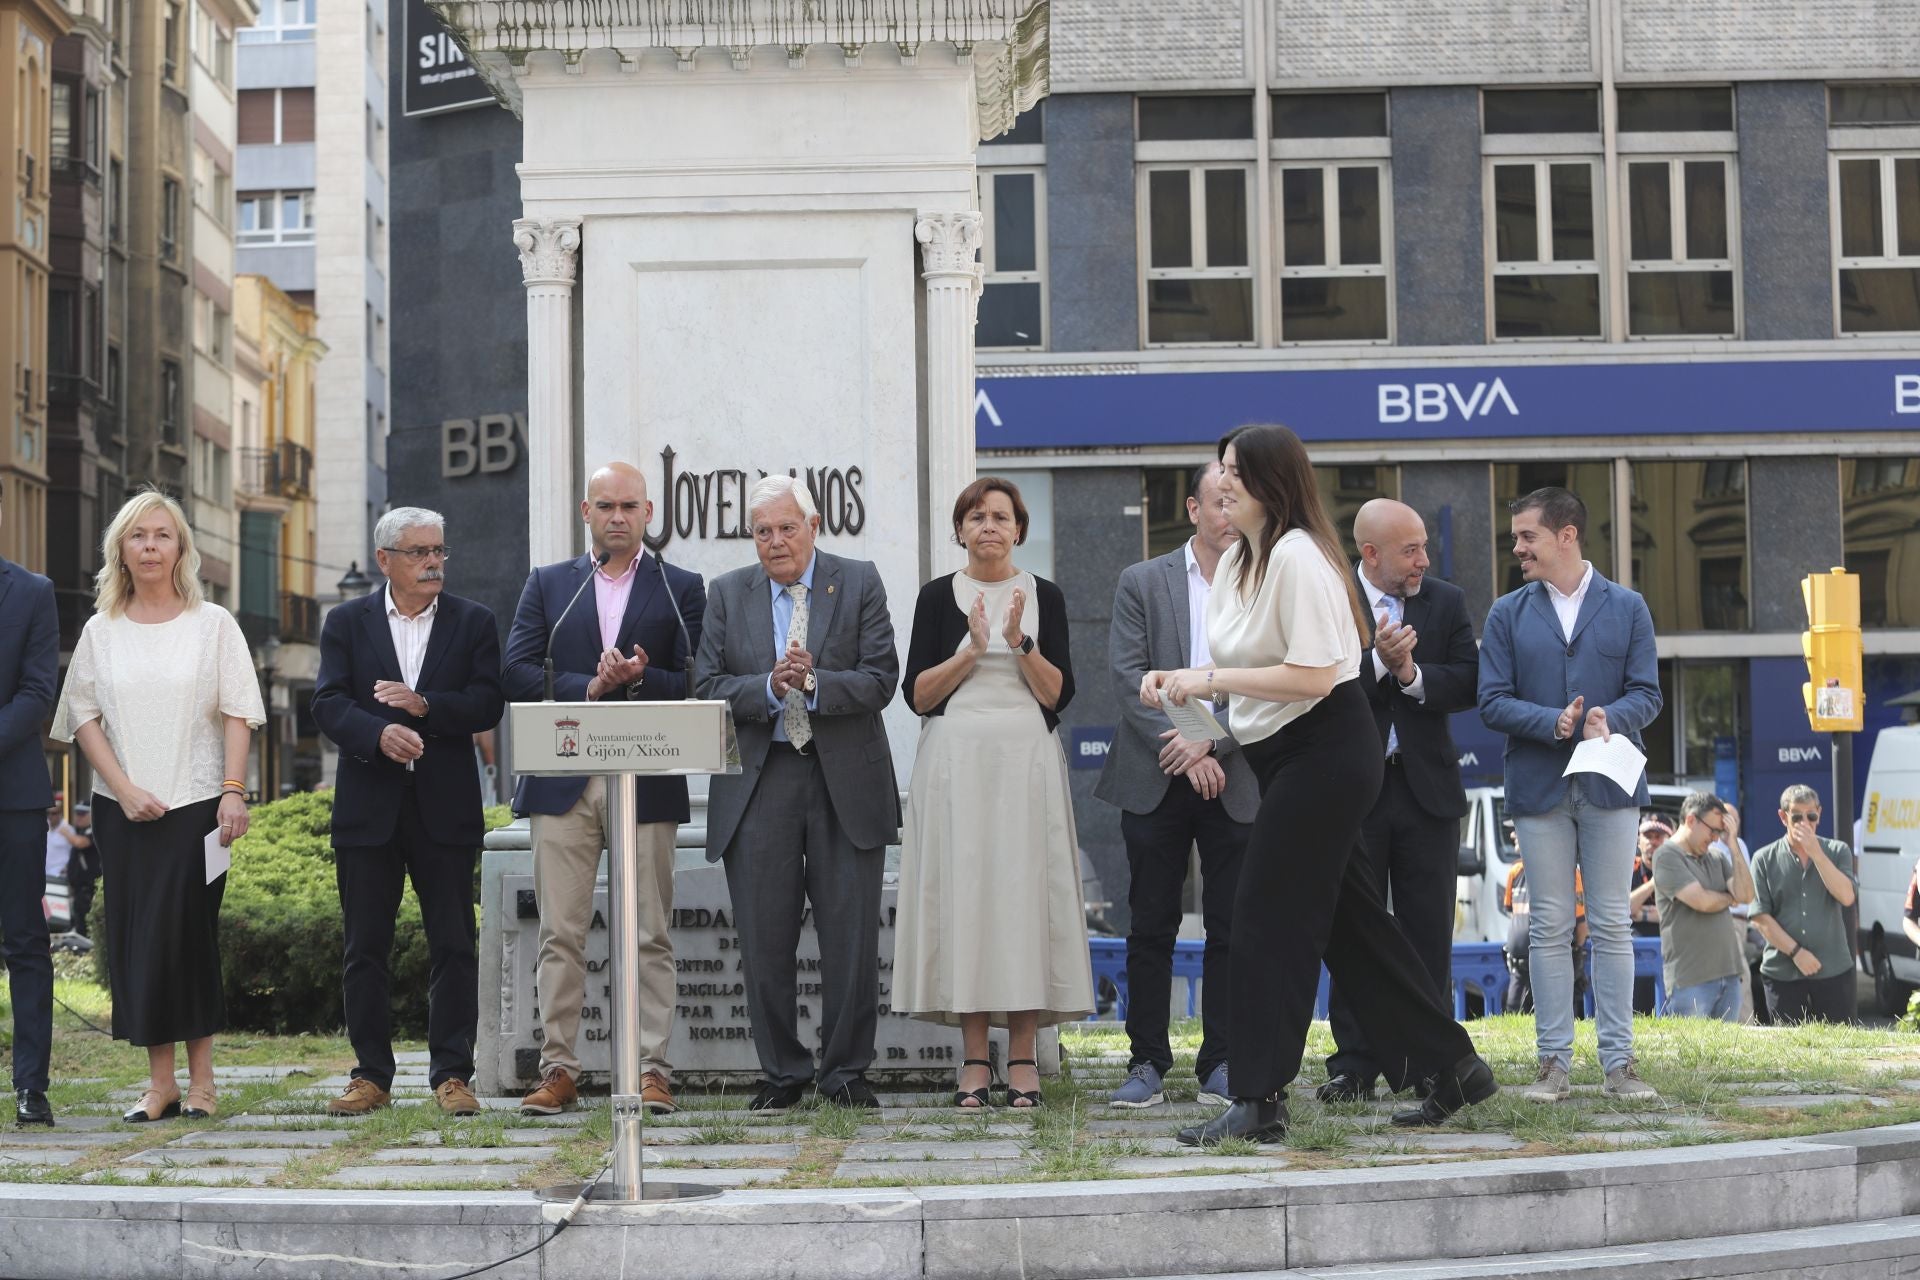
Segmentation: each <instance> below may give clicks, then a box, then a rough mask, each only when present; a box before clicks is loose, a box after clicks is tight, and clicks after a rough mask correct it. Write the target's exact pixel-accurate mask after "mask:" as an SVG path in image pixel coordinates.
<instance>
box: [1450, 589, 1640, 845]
mask: <svg viewBox="0 0 1920 1280" xmlns="http://www.w3.org/2000/svg"><path fill="white" fill-rule="evenodd" d="M1576 697H1581V698H1585V699H1586V705H1585V707H1584V708H1583V711H1582V715H1583V716H1584V715H1585V713H1586V712H1590V711H1592V710H1593V709H1594V708H1595V707H1604V708H1605V709H1606V712H1607V725H1608V727H1609V728H1610V729H1611V730H1612V732H1614V733H1624V734H1626V735H1627V737H1628V738H1629V739H1631V740H1632V742H1633V743H1634V745H1635V746H1638V747H1639V748H1640V749H1641V750H1642V751H1644V750H1646V743H1645V741H1644V740H1643V739H1642V738H1641V736H1640V731H1641V730H1642V729H1644V728H1646V727H1647V726H1648V725H1649V724H1651V723H1653V718H1654V717H1655V716H1657V715H1659V714H1660V706H1661V698H1660V660H1659V656H1658V654H1656V652H1655V651H1654V644H1653V616H1652V615H1651V614H1649V613H1648V612H1647V602H1646V601H1645V600H1642V599H1641V598H1640V595H1639V593H1638V592H1636V591H1632V590H1629V589H1628V588H1626V587H1623V586H1621V585H1619V584H1618V583H1615V582H1609V581H1607V579H1606V578H1605V577H1603V576H1602V575H1601V573H1600V571H1599V570H1598V569H1595V570H1594V571H1593V582H1592V583H1591V584H1590V585H1589V586H1588V587H1587V594H1586V598H1585V599H1583V600H1582V601H1581V602H1580V613H1579V615H1578V616H1577V617H1576V618H1575V619H1574V624H1573V636H1572V638H1571V639H1569V638H1568V637H1567V635H1566V633H1565V632H1563V631H1562V630H1561V629H1560V619H1559V617H1558V616H1556V615H1555V613H1554V611H1553V601H1552V600H1551V599H1550V598H1549V597H1548V595H1547V587H1546V584H1545V583H1543V582H1529V583H1527V584H1526V585H1525V586H1524V587H1521V588H1520V589H1519V590H1518V591H1512V592H1509V593H1507V594H1506V595H1504V596H1502V597H1500V598H1499V599H1498V600H1496V601H1494V602H1493V608H1492V609H1491V610H1489V611H1488V613H1487V626H1486V630H1485V632H1483V633H1482V635H1481V637H1480V718H1481V719H1482V720H1484V721H1486V724H1487V727H1488V728H1489V729H1492V730H1493V731H1494V732H1495V733H1504V734H1506V735H1507V750H1506V800H1507V812H1508V813H1513V814H1535V813H1545V812H1547V811H1548V810H1550V809H1552V808H1553V807H1554V806H1555V805H1557V804H1559V803H1560V801H1561V800H1562V799H1563V798H1564V797H1565V796H1566V794H1567V783H1568V781H1569V779H1567V778H1565V777H1562V776H1561V775H1562V773H1563V772H1564V771H1565V769H1566V767H1567V760H1568V758H1569V757H1570V756H1571V755H1572V754H1573V748H1574V744H1575V743H1576V742H1578V741H1579V738H1580V729H1579V728H1578V727H1576V728H1575V729H1574V733H1573V736H1572V737H1571V738H1568V739H1567V740H1565V741H1558V742H1557V741H1555V740H1554V736H1553V727H1554V723H1555V722H1556V721H1557V720H1559V718H1560V713H1561V712H1562V711H1565V710H1566V709H1567V707H1568V705H1569V704H1571V703H1572V702H1573V700H1574V699H1575V698H1576ZM1576 776H1577V777H1578V779H1579V781H1580V787H1581V794H1582V795H1583V796H1584V797H1585V798H1586V801H1587V803H1588V804H1590V805H1592V806H1593V807H1594V808H1596V809H1624V808H1626V807H1628V806H1629V805H1644V804H1646V803H1647V779H1646V775H1645V774H1644V773H1643V774H1642V775H1641V777H1640V785H1639V786H1638V787H1636V788H1635V790H1634V793H1633V794H1632V795H1628V794H1627V793H1626V792H1624V791H1622V790H1621V789H1620V788H1619V787H1616V786H1614V785H1613V783H1611V782H1609V781H1607V780H1606V779H1605V778H1602V777H1601V776H1600V775H1599V774H1597V773H1583V774H1578V775H1576Z"/></svg>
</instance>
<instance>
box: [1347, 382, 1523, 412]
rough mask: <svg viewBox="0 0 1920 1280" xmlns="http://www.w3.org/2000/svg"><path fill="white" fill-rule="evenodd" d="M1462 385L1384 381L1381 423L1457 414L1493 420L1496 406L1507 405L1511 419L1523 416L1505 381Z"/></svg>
mask: <svg viewBox="0 0 1920 1280" xmlns="http://www.w3.org/2000/svg"><path fill="white" fill-rule="evenodd" d="M1461 386H1462V384H1461V383H1458V382H1383V383H1381V384H1380V386H1379V397H1380V413H1379V418H1380V421H1381V422H1383V423H1384V422H1406V421H1408V420H1409V419H1411V420H1412V421H1414V422H1445V421H1446V420H1447V419H1448V418H1450V417H1453V416H1455V415H1456V414H1457V415H1458V416H1459V417H1460V418H1461V419H1462V420H1465V419H1467V418H1476V417H1477V418H1486V417H1491V416H1492V414H1493V411H1494V409H1495V407H1496V406H1504V407H1505V409H1506V411H1507V414H1508V416H1509V417H1514V418H1517V417H1519V416H1520V406H1519V405H1517V404H1515V403H1514V400H1513V393H1512V392H1510V391H1508V390H1507V384H1506V381H1505V379H1502V378H1495V379H1494V380H1493V381H1492V382H1476V383H1474V384H1473V387H1472V389H1471V390H1469V391H1465V392H1463V391H1462V390H1461Z"/></svg>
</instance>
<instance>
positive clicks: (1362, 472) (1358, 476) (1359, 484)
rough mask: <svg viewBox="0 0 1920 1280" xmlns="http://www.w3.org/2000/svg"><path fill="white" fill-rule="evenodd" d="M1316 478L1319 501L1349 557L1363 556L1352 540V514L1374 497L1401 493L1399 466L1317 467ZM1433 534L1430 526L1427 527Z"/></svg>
mask: <svg viewBox="0 0 1920 1280" xmlns="http://www.w3.org/2000/svg"><path fill="white" fill-rule="evenodd" d="M1313 479H1314V482H1315V483H1316V484H1317V485H1318V486H1319V488H1320V501H1321V502H1322V503H1323V504H1325V506H1326V508H1327V515H1328V517H1329V518H1330V519H1332V521H1333V527H1334V529H1335V530H1337V531H1338V532H1339V534H1340V545H1341V547H1342V548H1343V549H1344V551H1345V554H1346V557H1347V559H1348V560H1349V561H1358V560H1359V559H1360V548H1359V546H1358V545H1357V544H1356V543H1355V542H1354V540H1353V518H1354V516H1356V515H1358V514H1359V512H1360V508H1361V507H1362V506H1364V505H1366V504H1367V503H1369V502H1371V501H1373V500H1374V499H1375V498H1398V497H1399V496H1400V470H1399V468H1398V467H1367V466H1348V467H1315V468H1314V469H1313ZM1428 532H1429V534H1431V532H1432V531H1431V530H1429V531H1428Z"/></svg>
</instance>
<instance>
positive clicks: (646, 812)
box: [504, 552, 707, 822]
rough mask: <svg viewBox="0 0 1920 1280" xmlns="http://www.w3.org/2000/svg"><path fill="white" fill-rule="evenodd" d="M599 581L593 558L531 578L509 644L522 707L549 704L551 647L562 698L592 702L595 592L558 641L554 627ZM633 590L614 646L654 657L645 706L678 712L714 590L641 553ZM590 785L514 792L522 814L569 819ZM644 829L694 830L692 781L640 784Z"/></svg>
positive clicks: (560, 783) (536, 783)
mask: <svg viewBox="0 0 1920 1280" xmlns="http://www.w3.org/2000/svg"><path fill="white" fill-rule="evenodd" d="M663 567H664V568H665V569H666V573H667V578H666V581H667V585H668V588H669V589H670V590H671V591H672V592H673V599H674V600H677V601H679V602H680V612H681V613H682V614H683V615H684V616H685V617H686V620H687V634H688V636H689V638H690V639H691V640H692V644H691V645H687V644H683V643H681V640H680V624H679V623H678V622H676V621H675V620H674V616H673V603H672V601H669V600H668V599H667V596H666V592H665V591H663V590H661V583H660V571H661V569H662V568H663ZM592 572H593V560H592V557H590V556H584V555H583V556H579V557H577V558H575V559H572V560H562V561H561V562H560V563H559V564H549V565H542V566H541V567H540V568H537V569H535V570H534V571H533V572H532V573H530V574H528V575H527V585H526V587H525V588H523V589H522V590H521V592H520V603H519V605H518V606H517V607H516V608H515V609H514V611H513V630H512V631H511V632H509V633H508V635H507V667H506V673H505V676H504V682H505V684H506V689H507V697H508V698H509V699H511V700H512V701H514V702H538V701H540V700H541V699H542V698H544V697H545V696H546V668H545V666H544V665H543V663H544V660H545V658H546V653H547V642H548V638H549V637H552V641H553V696H554V698H555V699H557V700H559V701H561V702H585V701H586V700H587V685H588V684H589V683H591V682H592V680H593V673H594V671H595V670H596V669H598V667H599V665H600V654H601V652H602V646H601V644H600V619H599V616H598V614H597V613H596V612H595V611H594V601H593V595H594V588H592V587H588V588H587V589H586V590H585V591H584V592H582V593H581V595H580V599H579V601H578V602H576V603H575V604H574V606H573V612H572V613H569V614H567V619H566V621H565V622H564V623H562V624H561V627H560V631H559V634H558V635H555V634H554V632H553V624H554V622H556V621H558V620H559V617H560V612H561V610H563V609H565V608H566V607H567V601H568V600H570V599H572V598H573V593H574V592H576V591H579V590H580V584H581V583H583V582H585V581H586V579H587V575H588V574H590V573H592ZM634 575H635V576H634V580H633V590H632V591H631V592H630V593H629V594H628V596H627V611H626V614H625V616H624V617H623V618H622V620H621V623H620V634H619V635H618V636H617V637H615V639H616V641H617V642H618V647H619V649H620V652H622V653H624V654H627V655H628V656H632V654H633V646H634V645H636V644H637V645H639V646H640V647H641V648H642V649H644V650H646V652H647V674H646V678H645V679H644V680H643V681H642V682H641V685H640V691H639V692H640V699H641V700H642V701H646V702H671V701H674V700H676V699H680V698H684V697H686V696H687V674H686V671H687V660H688V659H689V658H690V657H692V655H693V653H694V652H695V651H697V650H698V649H699V647H700V626H701V622H702V621H703V619H704V618H705V616H706V612H707V589H706V587H705V586H704V585H702V583H701V581H700V575H699V574H697V573H692V572H689V571H688V570H686V569H680V568H676V567H675V566H673V565H663V563H662V562H661V561H659V560H656V559H655V558H654V557H652V556H650V555H648V554H646V553H645V552H642V553H641V556H640V567H639V568H638V569H636V570H634ZM602 700H603V701H608V702H614V701H619V702H624V701H626V700H627V691H626V689H625V688H620V689H613V690H609V691H608V693H607V695H606V697H605V698H604V699H602ZM587 782H588V779H586V778H584V777H578V778H521V779H520V781H519V782H518V783H517V784H516V785H515V787H514V791H513V811H514V812H515V813H517V814H520V815H522V816H525V815H527V814H530V813H549V814H551V813H565V812H566V811H567V810H569V809H571V808H573V806H574V804H575V803H576V802H577V801H578V800H579V799H580V795H581V793H582V792H584V791H585V790H586V789H587ZM635 792H636V797H637V801H638V808H637V810H636V812H637V814H638V820H639V821H641V822H685V821H686V820H687V780H686V779H685V778H677V777H675V778H647V777H643V778H640V779H639V780H638V781H637V783H636V786H635Z"/></svg>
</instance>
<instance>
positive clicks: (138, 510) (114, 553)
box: [93, 489, 200, 618]
mask: <svg viewBox="0 0 1920 1280" xmlns="http://www.w3.org/2000/svg"><path fill="white" fill-rule="evenodd" d="M155 511H165V512H166V513H167V514H168V515H169V516H171V517H172V518H173V527H174V530H175V531H176V532H177V533H178V534H179V535H180V558H179V559H178V560H176V561H174V564H173V590H174V594H175V595H177V596H179V597H180V599H181V601H182V602H184V603H185V604H186V606H187V608H189V609H191V608H193V607H194V606H195V605H197V604H199V603H200V551H199V548H197V547H195V546H194V545H193V526H191V525H189V524H188V523H187V513H186V512H184V511H182V510H181V509H180V504H179V503H177V502H175V501H174V500H173V499H172V498H169V497H168V496H167V495H166V494H164V493H161V492H160V491H159V490H158V489H142V490H141V491H140V492H138V493H136V494H134V495H133V496H132V497H131V498H128V499H127V501H126V504H125V505H123V506H122V507H121V508H120V510H119V511H118V512H116V513H115V515H114V517H113V521H112V523H110V524H109V525H107V531H106V532H105V533H103V534H101V535H100V572H99V573H96V574H94V575H93V607H94V608H95V609H97V610H99V611H100V612H101V613H104V614H105V615H107V617H109V618H117V617H119V616H120V615H121V614H123V613H125V612H126V611H127V602H128V601H129V600H131V599H132V598H133V574H132V573H131V572H129V571H128V569H127V564H126V561H125V560H124V559H122V558H121V555H120V544H121V543H123V542H125V541H126V540H127V534H128V533H130V532H131V531H132V529H133V527H134V526H135V525H137V524H139V523H140V521H141V520H143V519H145V518H146V517H147V516H149V515H151V514H152V513H153V512H155Z"/></svg>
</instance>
